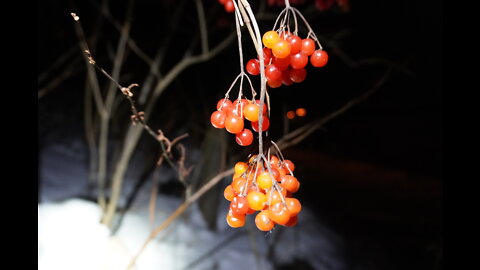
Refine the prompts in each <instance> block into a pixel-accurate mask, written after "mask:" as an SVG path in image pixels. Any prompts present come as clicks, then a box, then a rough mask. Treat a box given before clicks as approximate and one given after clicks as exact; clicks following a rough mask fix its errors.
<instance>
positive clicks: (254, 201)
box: [247, 191, 267, 211]
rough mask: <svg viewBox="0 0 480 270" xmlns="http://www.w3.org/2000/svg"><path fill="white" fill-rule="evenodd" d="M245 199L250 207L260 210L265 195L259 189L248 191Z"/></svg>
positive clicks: (265, 198) (263, 203)
mask: <svg viewBox="0 0 480 270" xmlns="http://www.w3.org/2000/svg"><path fill="white" fill-rule="evenodd" d="M247 200H248V205H249V206H250V208H252V209H253V210H257V211H260V210H262V209H263V207H264V205H265V203H266V202H267V196H266V195H265V194H263V193H262V192H260V191H250V192H249V193H248V194H247Z"/></svg>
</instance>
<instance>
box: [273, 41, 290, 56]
mask: <svg viewBox="0 0 480 270" xmlns="http://www.w3.org/2000/svg"><path fill="white" fill-rule="evenodd" d="M290 50H291V48H290V43H288V41H286V40H283V39H280V40H279V41H277V42H276V43H275V44H274V45H273V47H272V54H273V56H275V57H277V58H285V57H287V56H289V55H290Z"/></svg>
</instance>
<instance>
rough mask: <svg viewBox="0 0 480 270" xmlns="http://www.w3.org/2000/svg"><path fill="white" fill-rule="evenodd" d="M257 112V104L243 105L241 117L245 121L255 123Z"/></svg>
mask: <svg viewBox="0 0 480 270" xmlns="http://www.w3.org/2000/svg"><path fill="white" fill-rule="evenodd" d="M258 112H259V106H258V104H253V103H251V104H247V105H245V108H243V116H244V117H245V119H247V120H249V121H252V122H257V121H258Z"/></svg>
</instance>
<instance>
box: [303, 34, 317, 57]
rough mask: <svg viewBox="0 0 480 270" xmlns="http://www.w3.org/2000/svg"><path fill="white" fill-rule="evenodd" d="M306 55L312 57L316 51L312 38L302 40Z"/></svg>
mask: <svg viewBox="0 0 480 270" xmlns="http://www.w3.org/2000/svg"><path fill="white" fill-rule="evenodd" d="M301 51H302V52H303V53H304V54H305V55H308V56H310V55H312V54H313V52H314V51H315V41H313V39H311V38H305V39H303V40H302V50H301Z"/></svg>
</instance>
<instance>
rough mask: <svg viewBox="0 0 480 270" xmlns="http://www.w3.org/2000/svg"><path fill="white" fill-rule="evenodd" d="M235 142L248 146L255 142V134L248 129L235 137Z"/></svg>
mask: <svg viewBox="0 0 480 270" xmlns="http://www.w3.org/2000/svg"><path fill="white" fill-rule="evenodd" d="M235 141H236V142H237V143H238V144H239V145H241V146H248V145H250V144H252V142H253V133H252V131H251V130H250V129H248V128H246V129H244V130H243V131H242V132H240V133H237V134H236V135H235Z"/></svg>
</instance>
